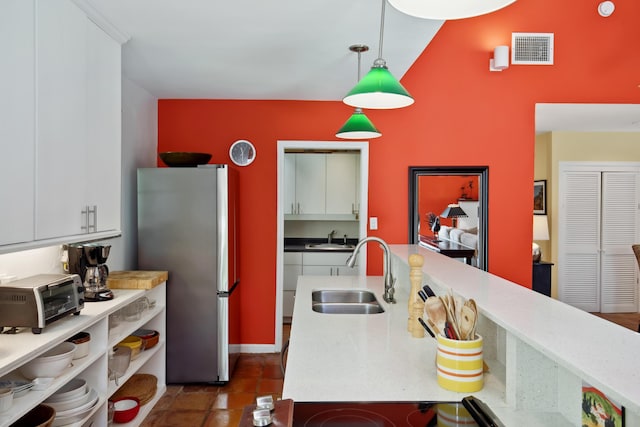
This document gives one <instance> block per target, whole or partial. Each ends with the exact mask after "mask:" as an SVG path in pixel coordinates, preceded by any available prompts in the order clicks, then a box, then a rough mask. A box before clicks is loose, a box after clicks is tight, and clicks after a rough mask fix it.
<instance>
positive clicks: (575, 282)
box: [558, 170, 640, 313]
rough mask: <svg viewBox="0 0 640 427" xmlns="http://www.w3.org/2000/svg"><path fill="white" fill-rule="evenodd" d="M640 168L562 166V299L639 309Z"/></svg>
mask: <svg viewBox="0 0 640 427" xmlns="http://www.w3.org/2000/svg"><path fill="white" fill-rule="evenodd" d="M639 176H640V175H639V174H638V172H633V171H632V172H626V171H618V172H614V171H597V170H594V171H568V172H567V171H563V172H562V173H561V182H560V193H559V194H560V220H559V231H558V236H559V245H558V248H559V253H558V295H559V299H560V300H561V301H563V302H566V303H567V304H570V305H573V306H575V307H578V308H580V309H582V310H585V311H590V312H603V313H607V312H608V313H611V312H636V311H638V289H637V275H638V272H637V270H638V269H637V264H636V260H635V256H634V254H633V251H632V249H631V245H632V244H634V243H637V242H638V241H640V235H639V230H640V226H639V214H638V201H640V195H639V194H638V192H639V191H640V184H639Z"/></svg>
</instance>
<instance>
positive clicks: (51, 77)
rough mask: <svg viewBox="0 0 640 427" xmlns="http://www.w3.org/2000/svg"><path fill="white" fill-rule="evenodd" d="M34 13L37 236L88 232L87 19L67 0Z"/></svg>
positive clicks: (44, 4)
mask: <svg viewBox="0 0 640 427" xmlns="http://www.w3.org/2000/svg"><path fill="white" fill-rule="evenodd" d="M36 16H37V18H36V22H37V31H36V33H37V38H36V57H37V63H38V66H37V69H36V81H37V94H36V97H37V113H36V126H37V142H36V165H37V171H36V239H49V238H53V237H58V236H71V235H74V234H81V233H83V232H86V231H85V230H81V223H82V224H83V225H84V224H85V223H86V220H84V219H83V218H82V214H81V210H82V207H83V206H86V205H87V203H86V188H87V181H90V180H92V179H93V177H92V176H91V175H87V173H86V171H87V169H88V168H87V166H88V165H87V164H86V162H85V159H86V157H87V142H88V141H87V85H86V82H87V37H86V31H87V17H86V16H85V14H84V13H83V12H82V11H81V10H80V9H78V8H77V7H76V6H75V5H74V4H73V3H71V2H70V1H68V0H41V1H38V2H37V5H36Z"/></svg>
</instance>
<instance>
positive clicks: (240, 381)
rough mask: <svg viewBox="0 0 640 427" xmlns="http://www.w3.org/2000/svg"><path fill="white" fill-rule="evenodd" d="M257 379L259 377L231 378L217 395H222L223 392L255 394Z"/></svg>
mask: <svg viewBox="0 0 640 427" xmlns="http://www.w3.org/2000/svg"><path fill="white" fill-rule="evenodd" d="M258 379H259V377H257V376H255V377H248V378H243V377H235V378H232V379H231V381H230V382H229V384H227V385H226V386H224V387H223V388H222V389H221V390H220V391H219V392H218V393H222V392H223V391H225V392H229V391H246V392H251V393H255V392H257V391H258Z"/></svg>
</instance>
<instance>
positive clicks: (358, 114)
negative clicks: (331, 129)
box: [336, 44, 382, 139]
mask: <svg viewBox="0 0 640 427" xmlns="http://www.w3.org/2000/svg"><path fill="white" fill-rule="evenodd" d="M349 50H350V51H351V52H357V53H358V80H356V81H358V82H359V81H360V56H361V54H362V52H366V51H368V50H369V46H366V45H363V44H354V45H351V46H349ZM336 136H337V137H338V138H343V139H372V138H378V137H380V136H382V134H381V133H380V131H378V129H376V127H375V126H374V125H373V123H372V122H371V120H369V118H368V117H367V116H366V114H364V113H363V112H362V108H360V107H356V110H355V111H354V112H353V114H352V115H351V117H350V118H349V120H347V121H346V122H345V123H344V124H343V125H342V127H341V128H340V130H338V132H337V133H336Z"/></svg>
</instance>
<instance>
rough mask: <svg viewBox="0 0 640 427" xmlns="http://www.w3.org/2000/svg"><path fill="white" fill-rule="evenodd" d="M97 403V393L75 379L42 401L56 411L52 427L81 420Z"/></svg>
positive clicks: (82, 381) (85, 383)
mask: <svg viewBox="0 0 640 427" xmlns="http://www.w3.org/2000/svg"><path fill="white" fill-rule="evenodd" d="M97 403H98V393H97V392H96V391H95V390H93V389H92V388H91V387H89V386H88V385H87V382H86V381H85V380H83V379H82V378H75V379H73V380H71V381H69V382H68V383H67V384H65V385H64V386H62V387H61V388H60V390H58V391H57V392H55V393H54V394H52V395H51V396H50V397H49V398H48V399H47V400H45V401H44V404H45V405H49V406H51V407H52V408H54V409H55V410H56V418H55V419H54V420H53V424H52V427H56V426H65V425H67V424H72V423H75V422H78V421H80V420H82V419H83V418H84V417H86V416H87V415H88V414H89V412H91V410H92V409H93V408H94V407H95V405H96V404H97Z"/></svg>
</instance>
